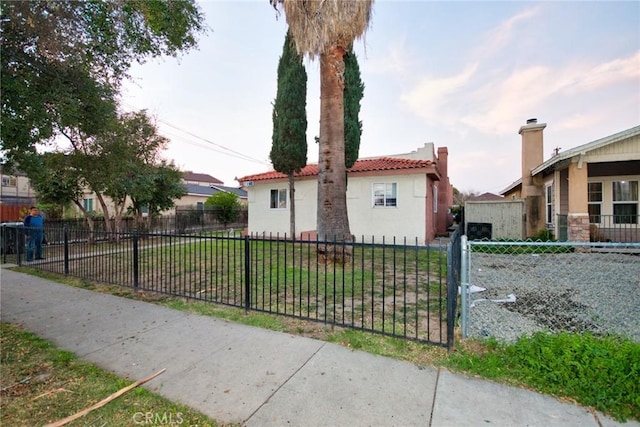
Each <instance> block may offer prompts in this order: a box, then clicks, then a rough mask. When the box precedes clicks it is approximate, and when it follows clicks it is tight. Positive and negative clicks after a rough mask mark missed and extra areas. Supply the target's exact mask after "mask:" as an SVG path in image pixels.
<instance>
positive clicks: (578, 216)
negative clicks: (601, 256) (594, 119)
mask: <svg viewBox="0 0 640 427" xmlns="http://www.w3.org/2000/svg"><path fill="white" fill-rule="evenodd" d="M545 127H546V124H544V123H537V120H536V119H530V120H528V121H527V124H526V125H525V126H522V127H521V128H520V131H519V133H520V134H521V135H522V178H521V179H519V180H518V181H516V182H514V183H513V184H511V185H510V186H509V187H507V188H506V189H504V190H503V191H502V192H501V194H502V195H504V197H505V198H506V199H511V200H519V201H522V202H524V218H525V228H526V233H525V235H526V236H527V237H532V236H535V235H536V234H537V233H538V232H539V231H541V230H544V229H550V230H553V232H554V234H555V237H556V238H557V239H559V240H568V241H589V240H592V241H593V240H598V241H600V240H612V241H619V242H623V241H626V242H629V241H633V242H640V228H639V227H640V226H639V225H638V223H639V219H640V217H639V211H640V209H639V206H640V200H639V189H638V186H639V183H640V126H635V127H633V128H631V129H627V130H625V131H622V132H619V133H616V134H613V135H610V136H607V137H604V138H601V139H598V140H596V141H593V142H589V143H587V144H584V145H581V146H579V147H575V148H573V149H571V150H567V151H565V152H559V151H556V152H555V153H554V155H553V157H551V158H550V159H548V160H546V161H543V138H542V133H543V130H544V128H545Z"/></svg>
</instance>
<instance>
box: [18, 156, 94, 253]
mask: <svg viewBox="0 0 640 427" xmlns="http://www.w3.org/2000/svg"><path fill="white" fill-rule="evenodd" d="M72 157H73V155H72V154H64V153H46V154H43V155H40V156H38V158H37V160H38V162H37V163H38V165H39V167H38V168H37V173H34V174H32V175H31V178H30V180H31V185H33V188H34V189H35V190H36V192H37V193H38V199H39V200H40V201H41V202H42V203H45V204H47V205H51V206H55V207H58V208H62V207H64V206H66V205H68V204H69V203H73V204H74V205H76V206H77V207H78V209H79V210H80V211H81V212H82V213H83V215H84V217H85V219H86V221H87V225H88V226H89V230H90V231H91V233H90V235H89V239H90V240H91V241H93V232H94V230H95V226H94V221H93V217H92V216H91V214H90V212H88V211H87V210H86V209H85V207H84V204H83V203H82V196H83V188H84V186H85V181H84V179H83V178H82V175H81V173H80V171H79V170H78V169H77V168H75V167H74V166H73V163H74V162H73V159H72Z"/></svg>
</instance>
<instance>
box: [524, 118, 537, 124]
mask: <svg viewBox="0 0 640 427" xmlns="http://www.w3.org/2000/svg"><path fill="white" fill-rule="evenodd" d="M536 123H538V119H529V120H527V124H528V125H534V124H536Z"/></svg>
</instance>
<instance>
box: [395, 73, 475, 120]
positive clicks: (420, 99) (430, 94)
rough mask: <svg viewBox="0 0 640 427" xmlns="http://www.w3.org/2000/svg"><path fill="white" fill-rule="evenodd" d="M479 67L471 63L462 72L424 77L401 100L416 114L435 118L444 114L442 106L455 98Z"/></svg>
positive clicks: (443, 116)
mask: <svg viewBox="0 0 640 427" xmlns="http://www.w3.org/2000/svg"><path fill="white" fill-rule="evenodd" d="M477 69H478V64H477V63H476V64H470V65H468V66H467V67H466V68H465V69H464V70H462V71H461V72H460V73H458V74H456V75H453V76H449V77H441V78H432V77H423V78H422V79H421V81H420V82H418V84H417V85H415V86H414V87H413V88H412V89H411V90H409V91H407V92H405V93H403V94H402V95H401V98H400V99H401V100H402V102H403V103H405V105H406V106H407V107H408V108H409V109H410V110H412V111H413V112H414V113H415V114H417V115H419V116H422V117H425V118H428V119H433V118H434V117H435V116H437V115H441V117H442V118H443V119H444V118H445V117H446V112H445V114H444V115H442V112H443V110H442V107H443V105H444V104H446V103H448V102H449V100H450V99H455V98H456V97H458V96H459V93H460V92H462V90H463V89H464V88H465V87H467V86H468V85H469V82H470V81H471V80H472V78H473V77H474V75H475V73H476V71H477Z"/></svg>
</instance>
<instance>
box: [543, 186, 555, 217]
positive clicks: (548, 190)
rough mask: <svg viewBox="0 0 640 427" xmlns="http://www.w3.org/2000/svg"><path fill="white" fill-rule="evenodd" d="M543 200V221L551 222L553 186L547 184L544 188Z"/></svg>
mask: <svg viewBox="0 0 640 427" xmlns="http://www.w3.org/2000/svg"><path fill="white" fill-rule="evenodd" d="M544 199H545V200H544V202H545V221H546V223H547V224H553V186H552V185H547V186H546V187H545V188H544Z"/></svg>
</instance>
